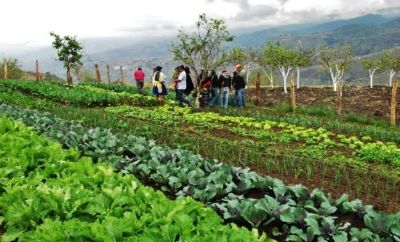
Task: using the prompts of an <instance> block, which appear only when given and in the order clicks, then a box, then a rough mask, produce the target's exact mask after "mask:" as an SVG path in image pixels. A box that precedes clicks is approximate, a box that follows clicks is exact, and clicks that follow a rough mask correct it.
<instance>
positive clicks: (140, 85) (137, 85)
mask: <svg viewBox="0 0 400 242" xmlns="http://www.w3.org/2000/svg"><path fill="white" fill-rule="evenodd" d="M136 87H137V89H138V91H139V93H140V94H143V88H144V82H143V81H136Z"/></svg>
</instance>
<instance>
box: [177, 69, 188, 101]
mask: <svg viewBox="0 0 400 242" xmlns="http://www.w3.org/2000/svg"><path fill="white" fill-rule="evenodd" d="M178 70H179V76H178V86H177V90H176V99H177V100H178V103H179V106H181V107H184V106H183V103H186V104H187V105H188V106H190V102H189V100H187V99H183V93H184V92H185V90H186V86H187V85H186V72H185V67H184V66H183V65H181V66H179V67H178Z"/></svg>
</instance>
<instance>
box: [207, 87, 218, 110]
mask: <svg viewBox="0 0 400 242" xmlns="http://www.w3.org/2000/svg"><path fill="white" fill-rule="evenodd" d="M219 91H220V89H219V87H213V88H212V89H211V100H210V102H209V103H208V106H210V107H212V106H214V104H215V102H216V101H218V99H219Z"/></svg>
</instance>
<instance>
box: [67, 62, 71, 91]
mask: <svg viewBox="0 0 400 242" xmlns="http://www.w3.org/2000/svg"><path fill="white" fill-rule="evenodd" d="M67 83H68V86H72V76H71V64H68V66H67Z"/></svg>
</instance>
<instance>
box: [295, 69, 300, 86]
mask: <svg viewBox="0 0 400 242" xmlns="http://www.w3.org/2000/svg"><path fill="white" fill-rule="evenodd" d="M296 70H297V89H299V88H300V67H296Z"/></svg>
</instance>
